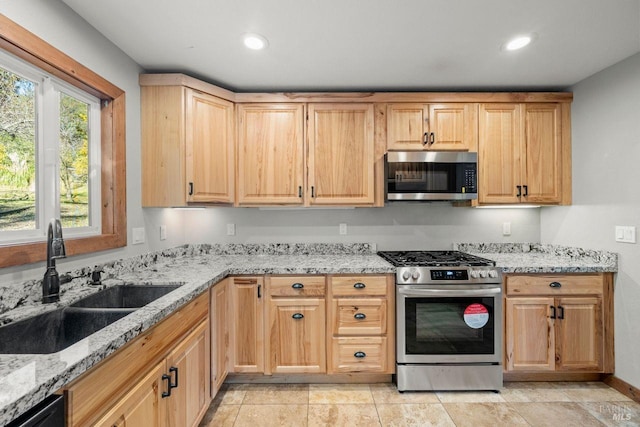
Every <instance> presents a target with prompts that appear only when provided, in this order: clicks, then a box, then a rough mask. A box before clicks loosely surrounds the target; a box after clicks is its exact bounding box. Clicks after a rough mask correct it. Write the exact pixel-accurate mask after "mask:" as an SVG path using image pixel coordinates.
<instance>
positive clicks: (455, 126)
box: [427, 104, 478, 151]
mask: <svg viewBox="0 0 640 427" xmlns="http://www.w3.org/2000/svg"><path fill="white" fill-rule="evenodd" d="M476 110H477V104H431V105H429V133H431V134H433V135H430V136H429V144H427V146H428V148H429V150H452V151H456V150H457V151H469V150H470V149H472V150H474V151H475V150H476V147H477V145H478V142H477V141H478V133H477V128H478V125H477V123H478V119H477V113H476Z"/></svg>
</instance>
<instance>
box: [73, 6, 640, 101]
mask: <svg viewBox="0 0 640 427" xmlns="http://www.w3.org/2000/svg"><path fill="white" fill-rule="evenodd" d="M62 1H63V2H64V3H66V4H67V5H68V6H69V7H71V8H72V9H73V10H74V11H75V12H76V13H78V14H79V15H80V16H82V17H83V18H84V19H85V20H87V21H88V22H89V23H90V24H91V25H93V26H94V27H95V28H96V29H98V31H100V32H101V33H102V34H104V35H105V36H106V37H107V38H109V39H110V40H111V41H113V43H115V44H116V45H117V46H118V47H120V48H121V49H122V50H123V51H124V52H126V53H127V54H128V55H129V56H130V57H131V58H133V59H134V60H135V61H136V62H137V63H138V64H140V65H141V66H142V67H143V68H144V69H146V70H147V71H148V72H181V73H185V74H189V75H191V76H193V77H198V78H201V79H203V80H205V81H208V82H210V83H214V84H217V85H219V86H222V87H225V88H228V89H231V90H235V91H238V92H251V91H316V90H318V91H319V90H332V91H346V90H354V91H368V90H376V91H387V90H390V91H403V90H411V91H414V90H419V91H440V90H456V91H463V90H563V89H566V88H568V87H569V86H571V85H573V84H575V83H577V82H579V81H580V80H582V79H584V78H585V77H588V76H590V75H592V74H594V73H596V72H598V71H600V70H602V69H604V68H606V67H608V66H609V65H612V64H614V63H616V62H618V61H620V60H622V59H624V58H626V57H628V56H631V55H633V54H634V53H637V52H639V51H640V0H607V1H602V0H109V1H104V0H62ZM247 32H255V33H259V34H261V35H263V36H264V37H266V38H267V39H268V41H269V46H268V48H267V49H265V50H262V51H251V50H249V49H247V48H245V47H244V46H243V43H242V35H243V34H244V33H247ZM523 33H534V34H535V40H534V42H533V43H531V44H530V45H529V46H528V47H526V48H524V49H522V50H519V51H513V52H509V51H505V50H504V49H501V46H502V45H503V44H504V43H506V42H507V41H508V39H510V38H511V37H513V36H515V35H518V34H523Z"/></svg>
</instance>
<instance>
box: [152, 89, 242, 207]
mask: <svg viewBox="0 0 640 427" xmlns="http://www.w3.org/2000/svg"><path fill="white" fill-rule="evenodd" d="M141 108H142V109H141V114H142V116H141V127H142V206H143V207H173V206H186V205H187V204H188V203H232V202H233V194H234V188H233V182H234V166H233V165H234V157H235V155H234V109H233V103H231V102H229V101H226V100H223V99H220V98H217V97H215V96H212V95H209V94H206V93H203V92H199V91H196V90H194V89H191V88H188V87H183V86H143V87H141Z"/></svg>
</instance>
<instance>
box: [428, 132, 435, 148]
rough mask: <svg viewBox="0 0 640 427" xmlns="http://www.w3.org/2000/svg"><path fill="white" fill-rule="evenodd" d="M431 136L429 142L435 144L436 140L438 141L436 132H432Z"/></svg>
mask: <svg viewBox="0 0 640 427" xmlns="http://www.w3.org/2000/svg"><path fill="white" fill-rule="evenodd" d="M430 135H431V137H430V139H429V142H430V143H431V145H433V143H434V142H436V134H435V133H433V132H431V134H430Z"/></svg>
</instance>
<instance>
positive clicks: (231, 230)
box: [227, 224, 236, 236]
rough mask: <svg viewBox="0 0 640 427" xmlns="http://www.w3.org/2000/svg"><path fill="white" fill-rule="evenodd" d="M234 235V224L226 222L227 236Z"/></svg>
mask: <svg viewBox="0 0 640 427" xmlns="http://www.w3.org/2000/svg"><path fill="white" fill-rule="evenodd" d="M235 235H236V225H235V224H227V236H235Z"/></svg>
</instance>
